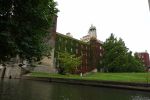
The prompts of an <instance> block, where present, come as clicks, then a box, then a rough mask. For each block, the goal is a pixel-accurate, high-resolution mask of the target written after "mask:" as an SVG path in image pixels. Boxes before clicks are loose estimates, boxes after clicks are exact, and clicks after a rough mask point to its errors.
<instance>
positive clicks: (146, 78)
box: [30, 72, 150, 83]
mask: <svg viewBox="0 0 150 100" xmlns="http://www.w3.org/2000/svg"><path fill="white" fill-rule="evenodd" d="M30 75H31V76H34V77H55V78H71V79H85V80H105V81H118V82H138V83H147V82H149V83H150V73H89V74H86V75H84V76H82V77H81V76H80V75H60V74H49V73H42V72H33V73H31V74H30Z"/></svg>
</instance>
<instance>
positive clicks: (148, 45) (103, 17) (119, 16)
mask: <svg viewBox="0 0 150 100" xmlns="http://www.w3.org/2000/svg"><path fill="white" fill-rule="evenodd" d="M55 1H57V2H58V9H59V10H60V12H59V13H58V23H57V32H59V33H62V34H65V33H67V32H70V33H71V34H72V35H73V37H74V38H77V39H80V38H81V37H82V36H84V35H87V32H88V29H89V27H90V25H91V24H93V25H94V26H96V28H97V35H98V39H100V40H102V41H105V39H106V38H108V37H109V36H110V34H111V33H114V34H115V36H117V37H118V38H119V37H121V38H122V39H123V40H124V41H125V43H126V46H127V47H128V48H129V49H130V50H132V51H133V52H135V51H137V52H142V51H145V50H147V51H148V52H149V53H150V12H149V7H148V0H55Z"/></svg>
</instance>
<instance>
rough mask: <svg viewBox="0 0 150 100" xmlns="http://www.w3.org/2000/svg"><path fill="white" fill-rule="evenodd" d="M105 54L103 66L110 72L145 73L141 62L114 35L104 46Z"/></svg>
mask: <svg viewBox="0 0 150 100" xmlns="http://www.w3.org/2000/svg"><path fill="white" fill-rule="evenodd" d="M103 48H104V54H103V58H102V66H103V68H104V69H106V70H107V71H109V72H137V71H143V68H144V67H143V66H142V64H141V62H140V61H139V60H137V59H135V57H133V56H132V52H128V48H127V47H126V46H125V43H124V41H123V40H122V39H121V38H119V39H117V38H116V37H115V36H114V35H113V34H111V35H110V37H109V38H108V39H106V41H105V42H104V44H103Z"/></svg>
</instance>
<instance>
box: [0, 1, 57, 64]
mask: <svg viewBox="0 0 150 100" xmlns="http://www.w3.org/2000/svg"><path fill="white" fill-rule="evenodd" d="M57 12H58V10H57V8H56V2H54V1H53V0H0V47H1V48H0V61H1V62H3V61H7V60H9V59H10V58H11V57H14V56H16V55H17V54H18V55H19V56H20V57H22V58H25V59H33V58H35V59H37V58H40V57H41V56H42V55H43V53H44V52H46V50H48V48H49V47H48V46H47V44H46V43H45V41H44V38H45V37H46V36H47V35H48V33H49V32H48V31H47V30H48V28H50V27H51V25H52V17H53V16H54V15H55V14H56V13H57Z"/></svg>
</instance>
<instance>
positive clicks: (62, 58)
mask: <svg viewBox="0 0 150 100" xmlns="http://www.w3.org/2000/svg"><path fill="white" fill-rule="evenodd" d="M58 59H59V62H60V65H59V73H61V74H66V73H72V72H74V71H75V70H76V69H77V67H78V66H79V65H80V64H81V57H76V56H75V55H72V54H69V53H68V52H59V58H58Z"/></svg>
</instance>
